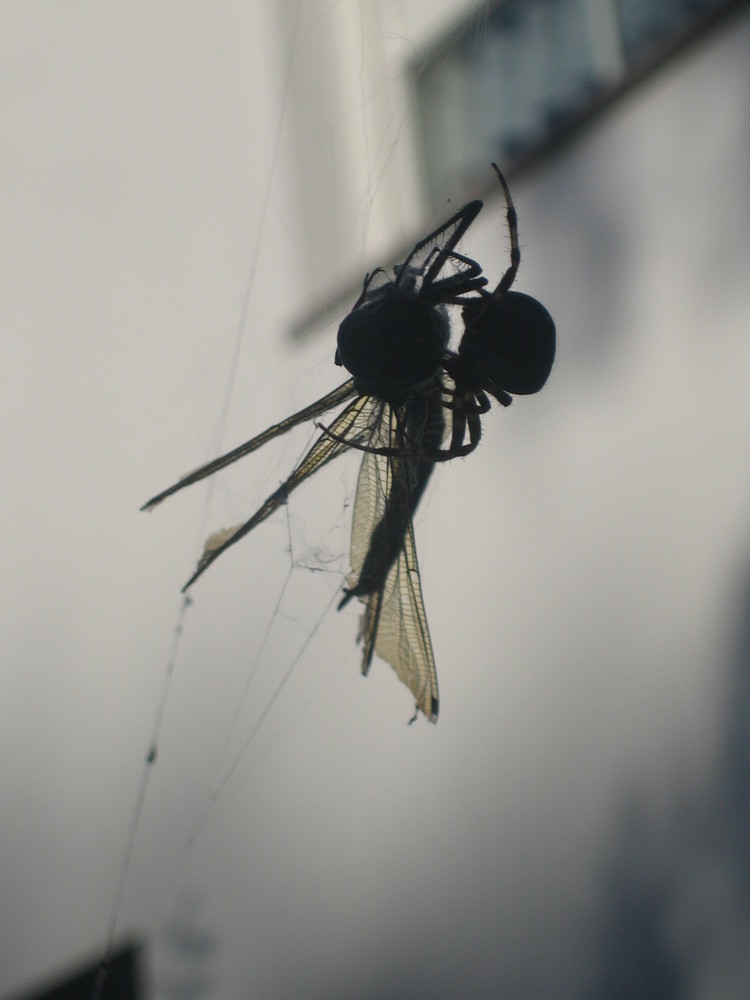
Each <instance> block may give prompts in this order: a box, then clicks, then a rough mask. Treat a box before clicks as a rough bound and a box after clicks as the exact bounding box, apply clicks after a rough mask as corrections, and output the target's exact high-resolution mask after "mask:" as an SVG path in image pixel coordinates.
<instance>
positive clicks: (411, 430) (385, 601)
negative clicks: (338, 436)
mask: <svg viewBox="0 0 750 1000" xmlns="http://www.w3.org/2000/svg"><path fill="white" fill-rule="evenodd" d="M443 414H444V407H443V405H442V394H441V392H440V390H439V389H436V390H435V391H433V392H431V393H429V394H427V393H426V394H425V395H420V396H415V397H414V398H412V399H411V400H410V401H409V402H408V403H407V404H406V405H405V406H403V407H399V408H393V407H391V406H390V405H389V404H388V403H385V402H383V401H382V400H375V399H373V400H372V415H371V433H370V436H369V441H368V443H369V444H370V445H371V446H374V447H394V446H396V447H400V448H403V447H404V442H405V441H406V440H408V441H409V442H410V443H411V444H413V445H417V446H422V447H425V448H434V447H438V446H439V444H440V442H441V441H442V439H443V436H444V433H445V419H444V415H443ZM433 468H434V463H433V462H431V461H429V460H428V459H421V458H415V457H413V456H412V455H407V456H401V455H379V454H376V453H373V452H366V453H365V456H364V458H363V461H362V466H361V468H360V472H359V478H358V481H357V492H356V496H355V501H354V513H353V517H352V541H351V555H350V561H351V567H352V570H351V573H350V574H349V576H348V578H347V591H346V596H345V597H344V599H343V601H342V602H341V605H340V606H342V605H343V604H345V603H346V602H347V601H348V600H349V598H351V597H358V598H359V599H360V601H362V602H363V603H364V605H365V608H364V611H363V613H362V620H361V624H360V636H359V637H360V639H361V641H362V644H363V651H362V672H363V673H364V674H366V673H367V671H368V669H369V667H370V663H371V662H372V657H373V654H374V653H377V654H378V656H379V657H381V659H383V660H385V661H386V663H389V664H390V665H391V666H392V667H393V669H394V670H395V671H396V674H397V675H398V677H399V678H400V680H401V681H402V682H403V683H404V684H406V686H407V687H408V688H409V690H410V691H411V692H412V694H413V695H414V697H415V699H416V702H417V708H418V709H419V710H420V711H421V712H423V713H424V715H425V716H426V717H427V718H428V719H429V720H430V721H432V722H435V721H436V720H437V714H438V682H437V671H436V668H435V658H434V655H433V652H432V642H431V640H430V632H429V628H428V625H427V616H426V614H425V610H424V602H423V600H422V586H421V580H420V575H419V565H418V563H417V554H416V547H415V544H414V529H413V525H412V517H413V514H414V511H415V510H416V507H417V505H418V503H419V500H420V498H421V496H422V493H423V492H424V489H425V486H426V485H427V482H428V480H429V478H430V475H431V473H432V470H433Z"/></svg>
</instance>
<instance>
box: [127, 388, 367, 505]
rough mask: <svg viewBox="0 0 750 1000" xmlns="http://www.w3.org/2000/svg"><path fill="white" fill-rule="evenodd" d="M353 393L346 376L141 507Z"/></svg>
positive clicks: (151, 503)
mask: <svg viewBox="0 0 750 1000" xmlns="http://www.w3.org/2000/svg"><path fill="white" fill-rule="evenodd" d="M355 393H356V389H355V388H354V379H351V378H350V379H349V380H348V381H347V382H344V384H343V385H340V386H339V387H338V389H334V390H333V392H329V393H328V395H327V396H323V397H322V398H321V399H319V400H318V401H317V403H311V404H310V406H306V407H305V408H304V410H299V412H297V413H293V414H292V416H291V417H287V418H286V420H282V421H281V422H280V423H278V424H273V425H272V426H271V427H269V428H268V429H267V430H265V431H263V433H262V434H258V435H257V436H256V437H254V438H251V439H250V440H249V441H246V442H245V443H244V444H241V445H240V446H239V447H238V448H234V449H233V450H232V451H228V452H227V453H226V455H221V456H220V457H219V458H215V459H213V461H211V462H208V463H207V464H206V465H202V466H201V467H200V468H199V469H196V470H195V471H194V472H189V473H188V474H187V475H186V476H183V477H182V478H181V479H178V480H177V482H176V483H175V484H174V485H173V486H170V487H169V488H168V489H166V490H163V491H162V492H161V493H157V494H156V496H155V497H151V499H150V500H147V501H146V503H144V505H143V506H142V507H141V510H153V508H154V507H155V506H156V505H157V504H158V503H161V502H162V500H164V499H166V497H168V496H171V495H172V494H173V493H177V491H178V490H182V489H184V488H185V487H186V486H191V485H192V484H193V483H197V482H199V481H200V480H201V479H205V478H206V476H211V475H213V473H214V472H218V471H219V470H220V469H225V468H226V467H227V466H228V465H231V464H232V463H233V462H237V461H238V460H239V459H241V458H244V457H245V455H249V454H250V452H252V451H255V450H256V449H257V448H260V447H261V446H262V445H264V444H266V442H267V441H272V440H273V438H275V437H278V436H279V435H280V434H286V432H287V431H288V430H291V429H292V427H296V426H297V424H301V423H304V421H305V420H309V419H310V418H311V417H317V416H318V414H320V413H325V411H326V410H330V409H332V408H333V407H334V406H336V405H337V404H338V403H343V402H344V401H345V400H347V399H349V397H350V396H353V395H354V394H355Z"/></svg>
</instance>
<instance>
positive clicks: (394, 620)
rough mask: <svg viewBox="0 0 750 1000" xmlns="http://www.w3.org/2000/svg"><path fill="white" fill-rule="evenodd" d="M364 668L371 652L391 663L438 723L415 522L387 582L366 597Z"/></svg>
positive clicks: (419, 704)
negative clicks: (415, 542) (415, 540)
mask: <svg viewBox="0 0 750 1000" xmlns="http://www.w3.org/2000/svg"><path fill="white" fill-rule="evenodd" d="M360 638H361V639H362V644H363V652H362V671H363V673H366V672H367V669H368V668H369V665H370V661H371V660H372V655H373V652H375V653H377V654H378V656H379V657H381V659H383V660H385V662H386V663H390V665H391V666H392V667H393V669H394V670H395V671H396V674H397V675H398V677H399V679H400V680H401V681H402V682H403V683H404V684H406V686H407V687H408V688H409V690H410V691H411V693H412V694H413V695H414V697H415V698H416V702H417V708H418V709H419V710H420V711H421V712H423V713H424V715H425V716H426V717H427V718H428V719H429V720H430V722H437V716H438V680H437V670H436V668H435V657H434V654H433V652H432V642H431V640H430V630H429V628H428V626H427V615H426V614H425V610H424V601H423V600H422V584H421V580H420V576H419V565H418V563H417V550H416V546H415V544H414V529H413V527H412V524H411V521H410V522H409V525H408V527H407V529H406V534H405V536H404V540H403V545H402V547H401V551H400V553H399V555H398V558H397V560H396V562H395V563H394V564H393V565H392V566H391V568H390V570H389V572H388V575H387V577H386V579H385V582H384V584H383V586H382V587H381V588H380V589H379V590H378V591H376V592H375V593H374V594H371V595H369V596H368V598H367V599H366V605H365V610H364V612H363V614H362V623H361V626H360Z"/></svg>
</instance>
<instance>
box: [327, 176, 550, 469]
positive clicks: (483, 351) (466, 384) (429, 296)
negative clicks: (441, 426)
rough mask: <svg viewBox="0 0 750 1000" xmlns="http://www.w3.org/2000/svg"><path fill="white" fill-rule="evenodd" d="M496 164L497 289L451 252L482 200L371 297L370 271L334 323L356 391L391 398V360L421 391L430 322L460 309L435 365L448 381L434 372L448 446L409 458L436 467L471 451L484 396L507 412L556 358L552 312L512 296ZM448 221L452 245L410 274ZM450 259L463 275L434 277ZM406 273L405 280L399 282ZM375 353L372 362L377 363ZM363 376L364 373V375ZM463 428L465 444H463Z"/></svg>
mask: <svg viewBox="0 0 750 1000" xmlns="http://www.w3.org/2000/svg"><path fill="white" fill-rule="evenodd" d="M492 167H493V169H494V171H495V173H496V174H497V176H498V179H499V181H500V184H501V186H502V188H503V193H504V195H505V204H506V215H507V222H508V232H509V234H510V244H511V249H510V267H508V269H507V270H506V272H505V273H504V274H503V276H502V278H501V279H500V281H499V282H498V285H497V287H496V288H495V290H494V291H493V292H488V291H487V290H486V288H485V287H484V286H485V285H486V284H487V279H486V278H484V277H483V276H482V269H481V267H480V266H479V264H477V262H476V261H473V260H471V259H470V258H468V257H464V256H463V255H461V254H459V253H456V252H455V250H454V249H453V248H454V247H455V245H456V243H457V242H458V240H459V239H460V238H461V237H462V236H463V234H464V233H465V232H466V230H467V229H468V228H469V226H470V225H471V223H472V222H473V221H474V219H475V218H476V217H477V215H478V214H479V211H480V209H481V207H482V203H481V202H479V201H473V202H470V203H469V204H468V205H466V206H465V207H464V208H462V209H461V210H460V211H459V212H457V213H456V215H454V216H453V218H452V219H449V220H448V222H446V223H445V224H444V225H443V226H442V227H441V228H440V229H438V230H436V231H435V232H434V233H431V234H430V235H429V236H427V237H425V239H424V240H422V241H421V242H420V243H418V244H417V245H416V247H415V248H414V250H413V251H412V253H411V254H410V255H409V257H408V258H407V260H406V262H405V263H404V264H403V265H401V266H399V267H397V268H396V269H395V273H396V282H395V285H386V286H385V288H384V289H382V290H380V291H378V292H374V293H370V294H369V296H368V285H369V282H370V280H371V279H372V277H373V276H372V275H368V276H367V277H366V278H365V285H364V289H363V291H362V294H361V295H360V298H359V300H358V301H357V303H356V305H355V306H354V308H353V309H352V311H351V312H350V313H349V315H348V316H347V317H346V318H345V319H344V321H343V322H342V324H341V326H340V327H339V335H338V344H339V346H338V350H337V352H336V359H335V360H336V363H337V364H342V363H343V364H344V365H345V366H346V368H347V369H348V370H349V371H350V372H351V373H352V374H353V375H354V376H355V378H354V384H355V386H356V387H357V389H358V390H359V391H360V392H362V393H366V392H368V391H373V392H375V393H378V394H380V395H381V396H383V397H384V398H388V397H387V396H386V393H387V392H389V391H390V392H392V391H393V387H394V386H395V385H396V384H397V382H396V378H395V372H394V371H393V369H394V367H395V361H394V359H397V361H398V362H399V363H400V362H401V361H402V360H403V361H404V365H403V367H401V368H400V370H399V374H401V377H402V378H408V377H411V383H410V384H409V383H408V384H409V388H410V390H411V392H418V391H420V390H421V389H423V388H424V386H425V385H426V384H427V383H428V382H429V378H427V379H424V380H423V381H422V382H421V383H417V377H418V375H424V374H425V373H426V371H427V369H428V368H429V367H430V366H432V365H435V361H436V355H437V350H438V337H437V336H436V335H435V334H432V335H431V336H429V335H428V316H429V318H430V319H432V321H433V323H434V325H435V326H439V325H440V322H441V321H442V320H443V318H444V313H443V312H440V311H439V310H440V307H441V306H446V305H460V306H461V307H462V309H461V316H462V320H463V324H464V334H463V337H462V338H461V342H460V344H459V347H458V352H455V351H451V350H449V349H448V347H447V338H446V340H445V342H444V344H443V351H442V356H441V358H440V361H439V362H438V364H437V366H436V367H438V368H440V367H442V369H443V371H444V372H445V373H446V374H447V375H448V376H449V378H450V381H448V380H446V379H442V380H440V376H439V375H437V376H435V370H434V368H433V371H432V375H433V377H437V378H438V380H439V381H441V385H442V388H443V391H444V392H445V393H446V395H447V399H446V400H445V401H444V403H443V405H444V406H445V407H446V408H448V409H450V410H452V411H453V421H452V434H451V440H450V444H449V446H448V447H447V448H442V447H438V448H425V447H414V445H413V443H412V449H413V450H412V452H411V453H412V454H413V455H415V456H416V455H420V456H422V457H423V458H429V459H431V460H432V461H433V462H446V461H449V460H450V459H453V458H458V457H463V456H466V455H468V454H470V453H471V452H472V451H474V449H475V448H476V447H477V445H478V444H479V441H480V439H481V436H482V425H481V421H480V415H481V414H483V413H487V412H488V410H489V409H490V401H489V399H488V395H487V394H488V393H489V394H490V395H491V396H493V397H494V398H495V399H496V400H497V402H498V403H500V404H501V405H502V406H510V404H511V402H512V401H513V398H512V395H511V394H515V395H530V394H532V393H535V392H538V391H539V390H540V389H541V388H542V387H543V386H544V384H545V382H546V381H547V378H548V377H549V373H550V371H551V369H552V365H553V362H554V360H555V341H556V335H555V324H554V321H553V319H552V317H551V316H550V314H549V312H548V311H547V310H546V309H545V307H544V306H543V305H542V304H541V302H539V301H537V299H534V298H532V297H531V296H530V295H526V294H525V293H524V292H512V291H510V288H511V286H512V285H513V283H514V281H515V279H516V274H517V273H518V268H519V265H520V263H521V251H520V248H519V245H518V220H517V216H516V210H515V207H514V205H513V201H512V199H511V196H510V190H509V188H508V184H507V182H506V180H505V178H504V177H503V175H502V173H501V172H500V169H499V167H498V166H497V164H495V163H493V164H492ZM452 225H455V229H454V230H453V233H452V235H451V237H450V239H449V240H447V241H446V243H445V244H444V245H443V246H442V248H438V247H435V249H434V260H433V261H432V263H431V264H430V266H429V268H428V269H427V270H426V272H424V273H422V272H423V271H424V266H423V268H422V269H421V270H420V269H414V268H411V269H410V265H411V261H412V259H413V258H414V257H415V255H417V254H418V252H419V251H420V250H421V249H422V248H424V247H425V246H427V245H429V244H430V243H431V242H433V240H435V239H436V238H437V237H438V236H440V235H441V233H443V232H445V231H446V230H448V229H449V228H450V227H451V226H452ZM428 261H429V258H428ZM448 261H455V262H458V263H459V264H461V265H463V268H464V270H462V271H459V272H458V273H456V274H452V275H449V276H448V277H445V278H441V279H439V280H438V279H437V276H438V274H439V273H440V271H441V270H442V269H443V268H444V266H445V265H446V263H447V262H448ZM412 272H414V273H412ZM374 273H375V274H376V273H378V272H374ZM404 275H406V276H407V280H406V282H404V283H402V284H399V282H400V281H401V278H402V277H403V276H404ZM420 281H421V284H418V282H420ZM472 292H476V293H478V294H477V295H471V293H472ZM381 299H382V300H381ZM423 325H424V328H422V326H423ZM381 345H382V347H381ZM381 349H382V356H381V355H380V350H381ZM411 352H414V353H413V354H412V353H411ZM381 357H382V360H380V361H379V362H378V360H376V359H379V358H381ZM378 364H380V365H382V366H383V369H384V370H383V373H382V377H381V381H380V382H379V383H378V382H375V381H374V372H375V371H378V373H379V374H380V371H379V368H378ZM359 370H362V371H363V373H364V374H363V375H360V374H359ZM451 383H452V384H451ZM321 429H322V430H325V428H321ZM467 429H468V432H469V443H468V444H464V439H465V437H466V431H467ZM329 433H330V432H329ZM407 440H408V439H407ZM350 444H351V447H353V448H357V449H358V450H360V451H374V452H375V453H376V454H378V455H391V456H392V455H394V454H395V451H394V449H392V448H374V449H373V448H372V447H371V446H369V445H366V444H361V443H357V442H350ZM407 447H409V445H407Z"/></svg>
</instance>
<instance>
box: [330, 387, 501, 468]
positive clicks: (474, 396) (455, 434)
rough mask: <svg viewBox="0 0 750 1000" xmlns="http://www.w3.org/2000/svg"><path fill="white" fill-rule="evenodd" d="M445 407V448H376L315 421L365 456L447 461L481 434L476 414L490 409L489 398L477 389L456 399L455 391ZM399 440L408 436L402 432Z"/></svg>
mask: <svg viewBox="0 0 750 1000" xmlns="http://www.w3.org/2000/svg"><path fill="white" fill-rule="evenodd" d="M443 405H444V406H446V407H447V408H448V409H450V410H453V429H452V433H451V440H450V444H449V445H448V447H447V448H423V447H420V446H419V444H418V443H416V442H415V443H414V446H413V447H406V448H403V447H395V448H394V447H387V446H385V447H378V446H375V445H370V444H364V443H362V442H361V441H354V440H351V439H349V438H346V437H344V436H343V435H341V434H339V433H337V432H336V431H334V429H333V427H324V426H323V425H322V424H316V427H319V428H320V430H321V431H322V432H323V436H325V437H328V438H331V440H333V441H334V442H336V443H337V444H339V445H341V446H345V447H347V448H354V449H355V450H356V451H363V452H365V453H366V454H368V455H383V456H387V457H389V458H419V459H426V460H428V461H430V462H449V461H451V459H454V458H465V457H466V456H467V455H470V454H471V452H472V451H474V449H475V448H476V447H477V445H478V444H479V441H480V439H481V437H482V423H481V421H480V419H479V416H480V414H482V413H486V412H487V411H488V410H489V408H490V401H489V399H488V398H487V396H486V395H485V393H484V392H482V390H481V389H479V390H474V391H467V392H465V393H464V394H463V397H462V398H461V399H460V402H459V394H458V393H456V394H455V395H454V399H453V401H452V402H450V403H445V402H444V403H443ZM467 428H468V431H469V443H468V444H464V443H463V442H464V438H465V436H466V430H467ZM402 439H403V440H405V441H409V440H410V439H409V438H408V437H407V435H406V434H405V433H404V434H403V437H402Z"/></svg>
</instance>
